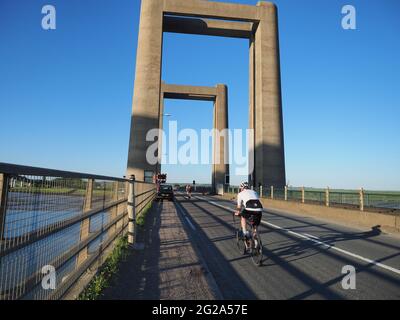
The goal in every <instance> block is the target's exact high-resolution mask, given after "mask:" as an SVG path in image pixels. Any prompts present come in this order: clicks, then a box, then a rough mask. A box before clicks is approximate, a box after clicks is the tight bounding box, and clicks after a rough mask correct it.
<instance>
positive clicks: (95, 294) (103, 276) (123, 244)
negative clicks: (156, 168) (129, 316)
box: [78, 201, 153, 300]
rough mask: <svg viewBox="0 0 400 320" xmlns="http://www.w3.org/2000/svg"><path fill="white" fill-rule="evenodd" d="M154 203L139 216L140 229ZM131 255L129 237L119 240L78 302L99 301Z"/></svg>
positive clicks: (137, 220) (148, 205)
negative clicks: (122, 263)
mask: <svg viewBox="0 0 400 320" xmlns="http://www.w3.org/2000/svg"><path fill="white" fill-rule="evenodd" d="M152 203H153V202H152V201H151V202H150V203H149V204H147V206H146V207H145V208H144V209H143V210H142V212H141V213H140V214H138V216H137V219H136V223H137V226H138V227H139V228H143V227H144V225H145V221H146V215H147V214H148V212H149V211H150V208H151V206H152ZM128 254H129V250H128V237H127V236H124V237H120V238H118V240H117V242H116V245H115V248H114V249H113V251H112V253H111V254H110V256H109V257H107V259H106V261H105V262H104V264H103V265H102V266H101V268H100V270H99V272H98V274H97V275H96V276H95V277H94V278H93V279H92V280H91V281H90V283H89V284H88V286H87V287H86V288H85V290H83V291H82V293H81V294H80V295H79V297H78V300H96V299H98V298H99V297H100V296H101V294H102V292H103V290H104V289H105V288H107V287H108V286H109V285H110V283H111V280H112V278H113V276H114V275H116V274H117V273H118V267H119V263H120V262H121V261H122V260H124V259H126V257H127V255H128Z"/></svg>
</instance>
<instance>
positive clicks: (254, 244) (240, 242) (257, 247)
mask: <svg viewBox="0 0 400 320" xmlns="http://www.w3.org/2000/svg"><path fill="white" fill-rule="evenodd" d="M235 220H236V219H235V214H234V213H233V223H234V224H235V225H236V223H235ZM236 226H237V225H236ZM247 227H250V230H251V233H250V238H249V239H246V238H245V237H242V236H241V234H242V230H241V226H240V223H239V226H238V227H236V231H235V235H236V246H237V247H238V249H239V251H240V252H241V253H242V254H247V253H249V254H250V256H251V260H252V261H253V263H254V264H255V265H256V266H260V265H262V258H263V246H262V242H261V237H259V235H258V227H257V226H256V225H255V224H253V223H251V222H249V221H248V220H247V219H246V230H247Z"/></svg>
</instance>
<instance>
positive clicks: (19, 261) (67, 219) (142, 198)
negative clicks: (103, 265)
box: [0, 163, 155, 300]
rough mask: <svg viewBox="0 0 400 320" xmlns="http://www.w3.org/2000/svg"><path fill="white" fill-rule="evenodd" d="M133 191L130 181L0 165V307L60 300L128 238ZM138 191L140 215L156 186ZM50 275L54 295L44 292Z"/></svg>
mask: <svg viewBox="0 0 400 320" xmlns="http://www.w3.org/2000/svg"><path fill="white" fill-rule="evenodd" d="M128 185H129V181H128V180H126V179H119V178H114V177H105V176H99V175H90V174H83V173H75V172H66V171H59V170H49V169H43V168H33V167H26V166H16V165H10V164H4V163H0V259H1V260H0V300H10V299H11V300H14V299H58V298H60V297H62V295H63V294H64V293H65V291H66V290H68V288H69V287H70V286H71V285H72V284H73V283H74V282H75V281H76V279H77V278H79V276H80V275H81V274H82V273H83V272H84V271H86V270H87V268H88V267H89V266H90V265H91V264H92V262H93V261H95V260H96V258H97V257H98V256H99V255H100V254H101V253H102V251H103V250H104V249H105V248H107V247H108V246H109V245H110V244H111V243H112V242H113V241H114V240H115V239H116V237H117V236H119V235H121V234H126V232H127V226H128V222H129V219H128V212H127V200H128V189H129V188H128ZM134 190H135V207H134V208H135V213H136V214H140V212H141V211H142V210H143V208H145V207H146V206H147V204H148V203H149V202H150V201H151V200H152V199H153V197H154V194H155V186H154V184H151V183H144V182H139V181H136V182H134ZM49 267H50V268H54V269H53V270H54V271H55V275H56V286H55V288H48V287H46V286H43V285H42V281H43V279H44V276H45V273H47V272H49V270H51V269H49ZM43 268H45V269H46V268H47V269H46V270H47V271H46V270H45V269H43Z"/></svg>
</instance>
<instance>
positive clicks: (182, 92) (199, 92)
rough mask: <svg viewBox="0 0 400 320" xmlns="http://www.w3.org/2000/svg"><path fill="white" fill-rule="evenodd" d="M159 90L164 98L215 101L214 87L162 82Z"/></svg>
mask: <svg viewBox="0 0 400 320" xmlns="http://www.w3.org/2000/svg"><path fill="white" fill-rule="evenodd" d="M161 91H162V92H163V95H164V98H166V99H184V100H202V101H215V98H216V96H217V88H216V87H204V86H187V85H175V84H166V83H162V87H161Z"/></svg>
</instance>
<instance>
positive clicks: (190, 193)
mask: <svg viewBox="0 0 400 320" xmlns="http://www.w3.org/2000/svg"><path fill="white" fill-rule="evenodd" d="M186 195H187V196H188V198H189V199H191V198H192V186H191V185H190V184H188V185H187V186H186Z"/></svg>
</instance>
